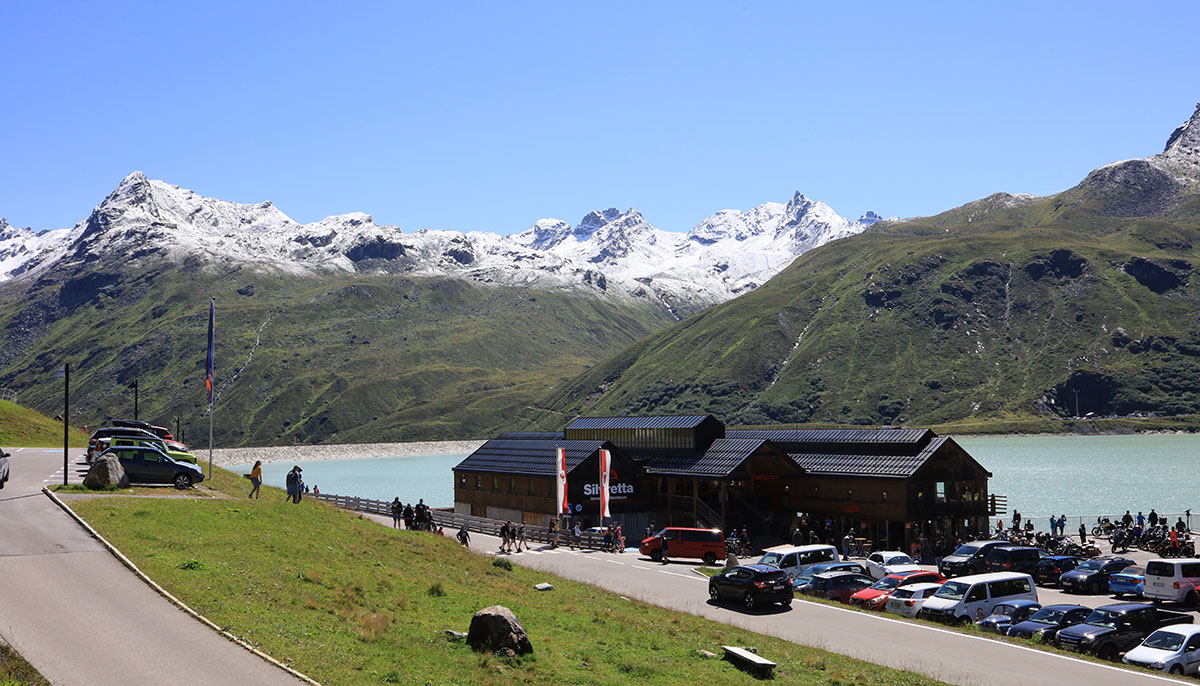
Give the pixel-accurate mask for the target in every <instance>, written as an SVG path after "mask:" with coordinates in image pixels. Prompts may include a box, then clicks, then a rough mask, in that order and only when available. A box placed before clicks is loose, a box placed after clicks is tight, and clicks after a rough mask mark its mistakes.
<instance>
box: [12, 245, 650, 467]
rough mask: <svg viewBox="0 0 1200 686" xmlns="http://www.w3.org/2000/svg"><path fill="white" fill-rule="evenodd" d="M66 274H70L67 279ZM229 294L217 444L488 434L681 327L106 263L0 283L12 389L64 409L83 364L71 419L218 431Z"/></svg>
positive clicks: (567, 310) (463, 287)
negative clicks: (133, 386) (607, 361)
mask: <svg viewBox="0 0 1200 686" xmlns="http://www.w3.org/2000/svg"><path fill="white" fill-rule="evenodd" d="M60 279H61V280H60ZM210 296H215V297H216V300H217V329H216V331H217V351H216V353H217V356H216V385H217V389H218V391H219V399H218V401H217V404H216V414H215V420H216V421H215V431H216V436H217V444H218V445H247V444H251V445H253V444H258V445H261V444H277V443H301V442H362V441H392V440H415V439H431V438H464V437H474V436H481V435H484V434H485V433H486V429H488V428H490V427H493V426H496V425H498V424H502V423H504V422H505V421H507V420H508V419H509V418H510V417H511V416H512V415H515V414H517V413H518V412H520V411H521V410H522V409H523V408H524V407H525V406H526V405H527V404H528V403H529V402H530V400H531V399H532V398H535V397H537V396H538V395H541V394H543V393H545V392H546V390H547V389H548V388H551V387H553V386H554V385H555V384H557V383H560V382H562V381H564V380H566V379H569V378H571V377H573V376H575V375H577V374H578V373H580V372H581V371H583V370H584V369H585V368H586V367H587V366H589V365H591V364H594V363H595V362H596V361H597V360H599V359H603V358H604V357H606V356H608V355H610V354H612V353H613V352H615V351H617V350H620V349H621V348H623V347H625V346H627V345H629V344H631V343H633V342H634V341H636V340H637V339H638V338H640V337H642V336H644V335H646V334H647V333H650V332H651V331H654V330H656V329H658V328H661V327H662V326H664V325H666V324H667V323H669V321H671V318H670V315H669V314H668V313H667V312H666V311H665V310H663V309H662V308H656V307H654V306H652V305H646V304H634V303H621V302H617V301H613V300H605V299H601V298H598V297H589V296H584V295H572V294H567V293H563V292H546V291H536V290H528V289H517V288H505V287H490V286H485V285H480V284H472V283H468V282H465V281H459V280H453V279H421V278H407V277H399V276H370V277H368V276H348V275H329V276H325V277H323V278H316V277H309V278H299V277H295V276H283V275H279V274H271V273H264V272H261V271H253V270H250V269H243V268H236V267H235V268H231V269H230V270H229V271H226V272H224V273H220V274H210V273H207V272H205V271H204V270H203V269H200V268H199V267H198V266H197V265H189V264H185V265H183V266H182V267H179V266H173V265H167V264H159V265H158V266H157V267H156V268H154V269H151V270H149V271H144V272H137V273H125V272H123V271H122V270H121V269H119V268H117V267H113V266H94V267H93V268H91V270H90V271H85V272H83V273H75V274H71V275H69V276H57V277H54V276H48V277H45V278H43V279H41V280H39V281H38V282H36V283H35V284H32V285H30V284H12V283H10V284H6V285H5V288H3V289H0V329H3V330H4V333H5V337H6V340H8V341H10V343H11V344H10V346H8V347H7V348H6V349H5V350H3V351H0V387H11V388H16V389H18V390H20V391H21V397H22V398H23V399H25V400H26V401H27V402H29V403H30V404H31V405H32V406H34V407H37V408H40V409H43V410H45V411H48V412H49V411H51V410H53V408H54V407H55V404H56V403H61V385H60V384H59V385H56V384H54V383H50V382H49V379H50V377H51V376H52V374H53V372H54V370H55V369H57V368H58V367H59V366H60V365H61V364H62V363H63V362H64V361H69V362H71V364H72V375H71V376H72V379H71V380H72V403H71V407H72V412H71V421H72V423H74V424H88V425H89V426H96V425H99V424H100V423H102V422H103V421H105V420H107V419H110V418H114V417H131V416H132V415H133V400H134V397H133V391H132V390H128V388H127V386H128V385H129V383H130V382H131V381H133V380H135V379H136V380H137V381H138V383H139V387H140V412H139V414H140V418H142V419H144V420H150V421H153V422H158V423H162V424H165V425H168V426H170V427H171V428H172V429H174V427H175V420H176V417H178V418H180V422H181V425H182V428H183V437H184V439H185V440H188V441H191V442H193V443H195V444H197V445H200V444H201V443H203V442H205V441H206V440H207V431H208V427H207V424H208V420H207V415H206V414H205V412H206V399H205V384H204V364H205V362H204V360H205V349H206V344H207V343H206V336H207V317H208V302H209V297H210Z"/></svg>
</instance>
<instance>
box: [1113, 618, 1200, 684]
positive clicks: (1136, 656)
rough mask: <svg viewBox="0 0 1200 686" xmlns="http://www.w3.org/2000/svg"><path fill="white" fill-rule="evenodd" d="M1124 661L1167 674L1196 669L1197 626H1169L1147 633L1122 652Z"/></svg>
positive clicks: (1199, 662) (1199, 666)
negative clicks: (1140, 640)
mask: <svg viewBox="0 0 1200 686" xmlns="http://www.w3.org/2000/svg"><path fill="white" fill-rule="evenodd" d="M1123 660H1124V662H1125V663H1126V664H1130V665H1137V666H1139V667H1147V668H1149V669H1154V670H1158V671H1161V672H1167V673H1168V674H1193V675H1194V674H1196V673H1198V672H1200V626H1187V625H1182V626H1170V627H1166V628H1164V629H1159V630H1158V631H1155V632H1154V633H1152V634H1150V635H1149V636H1148V637H1147V638H1146V640H1144V641H1142V644H1141V645H1139V646H1138V647H1136V648H1134V649H1133V650H1131V651H1129V652H1128V653H1125V657H1124V658H1123Z"/></svg>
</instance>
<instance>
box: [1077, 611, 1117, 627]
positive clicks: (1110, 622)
mask: <svg viewBox="0 0 1200 686" xmlns="http://www.w3.org/2000/svg"><path fill="white" fill-rule="evenodd" d="M1120 618H1121V615H1119V614H1117V613H1116V612H1109V611H1108V610H1093V611H1092V614H1090V615H1088V618H1087V621H1085V622H1084V624H1091V625H1092V626H1104V627H1108V628H1109V629H1115V628H1117V620H1118V619H1120Z"/></svg>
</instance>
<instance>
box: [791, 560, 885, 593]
mask: <svg viewBox="0 0 1200 686" xmlns="http://www.w3.org/2000/svg"><path fill="white" fill-rule="evenodd" d="M824 572H858V573H859V574H862V575H864V576H865V575H866V573H867V570H866V569H864V568H863V566H862V565H860V564H858V563H857V562H846V561H842V562H822V563H821V564H818V565H813V566H811V567H809V568H808V569H806V570H804V571H803V572H800V573H799V574H797V575H796V577H795V578H794V579H792V588H793V589H794V590H795V591H796V592H797V593H802V592H803V591H804V588H805V587H806V586H808V583H809V582H810V581H812V578H813V577H814V576H816V575H817V574H822V573H824Z"/></svg>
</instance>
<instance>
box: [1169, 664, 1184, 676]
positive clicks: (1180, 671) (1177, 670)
mask: <svg viewBox="0 0 1200 686" xmlns="http://www.w3.org/2000/svg"><path fill="white" fill-rule="evenodd" d="M1170 673H1171V674H1183V667H1180V666H1179V665H1171V670H1170Z"/></svg>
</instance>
